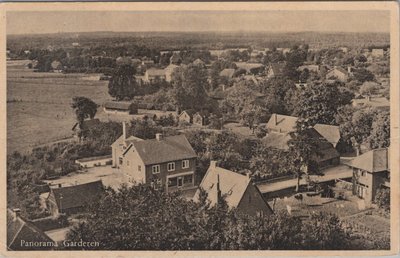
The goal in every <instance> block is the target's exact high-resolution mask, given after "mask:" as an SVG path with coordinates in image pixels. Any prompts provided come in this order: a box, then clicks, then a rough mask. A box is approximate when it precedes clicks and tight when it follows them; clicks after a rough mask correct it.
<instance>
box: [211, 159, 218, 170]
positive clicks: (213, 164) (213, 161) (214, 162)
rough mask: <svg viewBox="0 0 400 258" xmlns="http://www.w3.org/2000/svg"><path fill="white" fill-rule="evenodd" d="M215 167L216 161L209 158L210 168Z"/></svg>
mask: <svg viewBox="0 0 400 258" xmlns="http://www.w3.org/2000/svg"><path fill="white" fill-rule="evenodd" d="M216 167H217V161H215V160H211V161H210V168H216Z"/></svg>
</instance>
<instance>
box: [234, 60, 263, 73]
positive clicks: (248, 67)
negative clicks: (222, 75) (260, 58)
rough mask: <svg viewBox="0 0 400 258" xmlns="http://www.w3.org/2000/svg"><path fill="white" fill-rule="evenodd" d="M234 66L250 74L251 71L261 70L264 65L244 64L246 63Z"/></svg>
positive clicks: (237, 63) (238, 63) (236, 63)
mask: <svg viewBox="0 0 400 258" xmlns="http://www.w3.org/2000/svg"><path fill="white" fill-rule="evenodd" d="M235 65H236V67H237V68H239V69H244V70H246V71H247V72H250V71H251V69H256V68H261V67H263V66H264V65H263V64H262V63H246V62H235Z"/></svg>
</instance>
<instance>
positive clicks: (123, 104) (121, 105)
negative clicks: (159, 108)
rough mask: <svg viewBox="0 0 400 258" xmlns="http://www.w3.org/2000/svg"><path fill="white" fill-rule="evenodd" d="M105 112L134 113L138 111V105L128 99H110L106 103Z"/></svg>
mask: <svg viewBox="0 0 400 258" xmlns="http://www.w3.org/2000/svg"><path fill="white" fill-rule="evenodd" d="M104 112H106V113H112V114H128V115H134V114H137V113H138V106H137V104H135V103H132V102H127V101H109V102H106V103H104Z"/></svg>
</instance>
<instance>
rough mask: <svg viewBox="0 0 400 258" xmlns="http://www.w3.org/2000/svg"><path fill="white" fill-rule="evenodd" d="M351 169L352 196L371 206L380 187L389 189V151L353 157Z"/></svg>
mask: <svg viewBox="0 0 400 258" xmlns="http://www.w3.org/2000/svg"><path fill="white" fill-rule="evenodd" d="M349 166H350V167H352V168H353V194H354V195H356V196H358V197H359V198H360V199H364V200H365V202H366V204H371V203H372V202H373V201H374V199H375V195H376V192H377V190H378V189H379V188H380V187H390V180H389V178H390V149H389V148H383V149H375V150H371V151H368V152H366V153H363V154H361V155H360V156H357V157H355V158H354V159H353V160H352V161H351V162H350V163H349Z"/></svg>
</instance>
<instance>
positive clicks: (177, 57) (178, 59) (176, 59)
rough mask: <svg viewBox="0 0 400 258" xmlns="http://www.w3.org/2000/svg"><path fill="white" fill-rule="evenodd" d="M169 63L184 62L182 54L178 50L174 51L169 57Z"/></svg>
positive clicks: (177, 63)
mask: <svg viewBox="0 0 400 258" xmlns="http://www.w3.org/2000/svg"><path fill="white" fill-rule="evenodd" d="M169 63H170V64H174V65H179V64H181V63H182V58H181V55H180V54H179V53H177V52H174V53H173V54H172V56H171V57H170V58H169Z"/></svg>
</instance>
